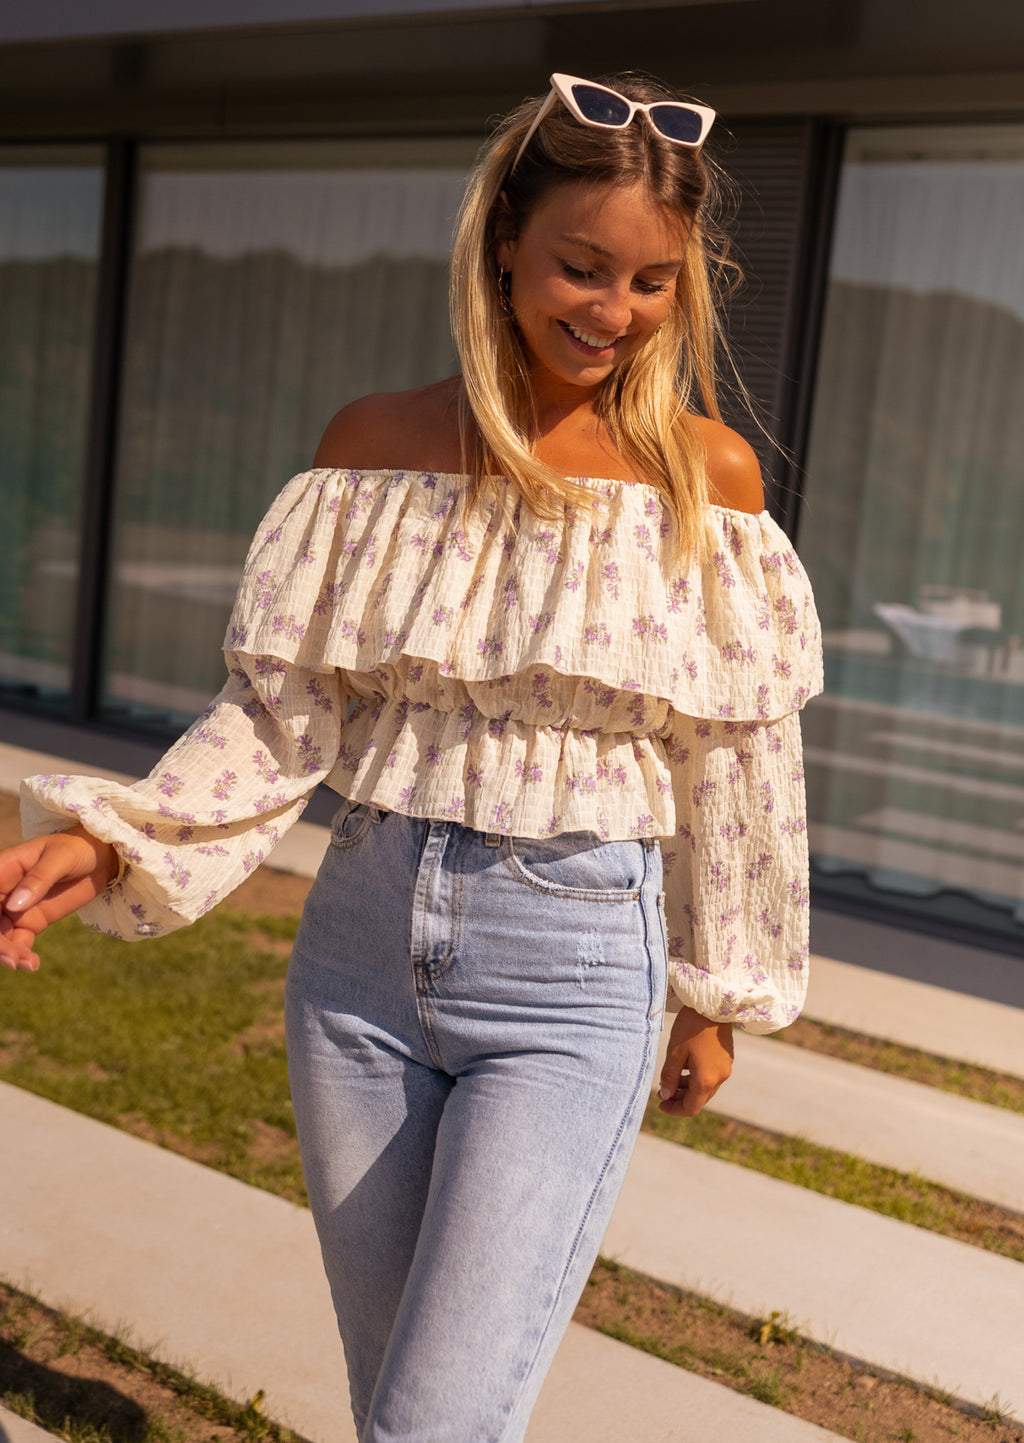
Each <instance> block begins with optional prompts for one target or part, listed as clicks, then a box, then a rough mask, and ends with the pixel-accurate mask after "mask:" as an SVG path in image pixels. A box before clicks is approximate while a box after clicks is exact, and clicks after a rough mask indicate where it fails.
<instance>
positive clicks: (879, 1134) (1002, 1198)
mask: <svg viewBox="0 0 1024 1443" xmlns="http://www.w3.org/2000/svg"><path fill="white" fill-rule="evenodd" d="M666 1040H667V1035H666ZM735 1042H736V1069H735V1071H734V1072H733V1075H732V1077H730V1079H729V1081H728V1082H727V1083H726V1085H725V1086H724V1087H723V1088H722V1090H721V1092H719V1093H718V1095H717V1096H716V1097H714V1098H713V1099H712V1101H711V1103H710V1105H709V1108H708V1110H709V1111H710V1112H715V1113H719V1114H721V1115H722V1116H725V1117H734V1118H736V1119H737V1121H739V1122H747V1123H751V1124H753V1126H755V1127H763V1128H766V1129H767V1130H768V1131H769V1132H778V1133H783V1134H785V1135H787V1136H790V1137H805V1138H807V1139H808V1140H809V1141H811V1142H816V1143H820V1144H821V1145H822V1146H823V1147H833V1148H838V1149H839V1150H840V1151H841V1152H850V1153H854V1154H855V1155H856V1156H857V1157H861V1158H864V1159H865V1160H866V1161H868V1162H876V1163H880V1164H881V1165H882V1166H883V1167H892V1168H896V1169H897V1170H898V1171H900V1172H916V1173H919V1174H920V1175H921V1176H922V1177H926V1178H930V1179H931V1180H932V1181H933V1182H939V1183H942V1184H943V1185H944V1186H945V1187H951V1188H955V1189H957V1190H958V1191H959V1192H964V1193H967V1194H968V1195H969V1196H970V1197H975V1198H980V1199H982V1200H984V1201H986V1202H992V1203H995V1204H996V1206H997V1207H1004V1208H1010V1209H1011V1210H1013V1211H1015V1212H1022V1213H1024V1115H1022V1114H1021V1113H1019V1112H1010V1111H1009V1110H1008V1109H1006V1108H1003V1107H989V1106H987V1105H986V1104H985V1103H983V1102H972V1101H970V1100H969V1099H968V1098H965V1097H957V1096H956V1095H955V1094H953V1093H950V1092H941V1091H940V1090H939V1089H938V1088H936V1087H926V1086H924V1085H923V1084H922V1083H919V1082H908V1081H907V1080H906V1079H905V1078H902V1077H890V1076H888V1075H887V1074H885V1073H884V1072H875V1071H873V1070H872V1069H871V1068H870V1067H860V1066H858V1065H857V1064H856V1063H854V1062H842V1061H840V1060H839V1059H838V1058H835V1057H826V1056H823V1055H822V1054H821V1053H818V1052H808V1051H806V1050H805V1049H804V1048H801V1047H787V1046H784V1045H783V1044H782V1043H779V1042H774V1041H772V1040H770V1039H769V1038H766V1037H750V1036H748V1035H747V1034H746V1033H743V1032H740V1033H737V1034H736V1038H735ZM663 1046H664V1044H663Z"/></svg>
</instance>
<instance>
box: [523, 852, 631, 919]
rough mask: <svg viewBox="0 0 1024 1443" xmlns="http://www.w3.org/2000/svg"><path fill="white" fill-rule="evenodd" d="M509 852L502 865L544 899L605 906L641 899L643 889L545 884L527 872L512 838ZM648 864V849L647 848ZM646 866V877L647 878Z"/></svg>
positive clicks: (524, 885)
mask: <svg viewBox="0 0 1024 1443" xmlns="http://www.w3.org/2000/svg"><path fill="white" fill-rule="evenodd" d="M509 848H510V850H509V852H508V854H505V852H504V851H503V852H502V857H501V861H502V865H503V866H504V867H505V869H506V871H507V872H508V873H509V875H510V877H511V878H512V880H513V881H514V882H518V883H519V885H520V886H522V887H529V888H530V890H531V891H533V892H538V893H539V894H540V895H541V896H542V897H553V898H555V899H556V900H559V901H565V902H603V903H604V904H605V905H610V904H614V903H616V902H620V903H621V902H636V901H637V900H638V899H639V897H640V892H641V890H642V888H633V889H632V890H630V891H626V890H622V891H617V892H616V891H611V890H609V891H600V890H595V891H586V890H584V889H583V888H582V887H562V886H560V885H559V884H558V883H557V882H545V881H544V880H543V879H542V878H540V877H534V876H533V874H532V873H531V872H529V871H527V869H526V867H525V866H524V865H523V863H522V862H521V861H520V860H519V858H518V857H517V856H516V854H515V851H514V849H513V844H512V838H509ZM645 864H646V848H645ZM646 875H647V874H646V866H645V872H644V876H645V877H646Z"/></svg>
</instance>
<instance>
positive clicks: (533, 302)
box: [497, 182, 688, 399]
mask: <svg viewBox="0 0 1024 1443" xmlns="http://www.w3.org/2000/svg"><path fill="white" fill-rule="evenodd" d="M687 233H688V227H687V226H686V225H685V224H684V222H683V221H682V220H681V219H680V218H679V217H678V216H675V215H672V214H671V213H669V212H667V211H665V210H663V209H662V208H661V206H659V205H657V204H656V203H654V202H652V200H651V198H650V197H649V195H648V194H647V192H646V191H645V190H644V189H643V187H641V186H635V187H628V188H626V189H622V188H620V187H618V186H615V185H613V184H611V183H608V182H601V183H599V184H595V185H577V184H575V183H573V184H570V185H561V186H558V187H556V188H555V189H554V190H552V191H550V192H549V193H548V194H547V195H546V196H544V198H543V199H542V200H541V201H540V202H539V204H538V205H537V206H536V208H535V209H534V211H533V212H532V214H531V215H530V217H529V219H528V220H527V222H526V224H525V226H524V227H523V229H522V231H521V232H520V234H519V235H518V236H517V237H516V239H515V240H510V241H502V242H500V243H499V245H498V247H497V255H498V263H499V264H500V265H501V267H502V268H503V269H504V270H506V271H508V272H509V273H510V276H511V285H512V289H511V301H512V310H513V313H514V315H515V318H516V321H517V323H518V325H519V330H520V333H521V335H522V339H523V341H524V343H525V346H526V349H527V351H528V353H529V355H530V357H531V358H532V360H533V363H534V364H533V377H534V384H535V385H536V386H537V388H538V393H539V395H538V399H541V393H543V392H545V391H547V390H548V389H549V388H551V387H552V386H553V387H555V388H557V389H559V390H561V389H562V388H564V387H565V386H571V387H583V388H585V389H597V388H598V387H600V385H601V384H602V382H603V381H605V380H606V379H607V377H608V376H609V374H610V373H611V372H612V371H613V370H614V369H615V367H616V366H618V365H620V364H621V362H622V361H624V360H626V359H627V357H629V356H631V355H633V354H634V353H635V352H636V351H638V350H639V349H640V347H641V346H642V345H643V344H644V342H645V341H646V340H647V338H648V336H650V335H651V334H652V333H653V332H654V331H656V330H657V329H658V327H659V326H660V325H661V323H662V321H663V320H664V319H665V317H666V316H667V315H668V314H669V312H670V310H671V309H672V305H673V302H674V299H675V292H676V283H677V280H678V277H679V271H680V268H681V266H682V263H683V252H684V250H685V248H686V238H687Z"/></svg>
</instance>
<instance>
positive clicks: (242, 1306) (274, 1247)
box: [0, 1084, 835, 1443]
mask: <svg viewBox="0 0 1024 1443" xmlns="http://www.w3.org/2000/svg"><path fill="white" fill-rule="evenodd" d="M0 1156H2V1157H4V1158H6V1159H15V1158H16V1159H17V1160H18V1162H17V1165H16V1166H7V1167H5V1168H4V1170H3V1173H2V1176H0V1275H3V1276H5V1277H7V1278H8V1279H9V1280H10V1281H11V1282H12V1283H14V1284H15V1285H16V1286H22V1287H24V1288H26V1290H28V1291H31V1292H33V1293H35V1294H36V1295H37V1296H39V1297H41V1298H42V1299H43V1300H44V1301H45V1302H47V1303H49V1304H50V1305H51V1306H54V1307H60V1308H67V1309H69V1310H70V1311H72V1312H75V1313H87V1314H88V1315H89V1316H90V1318H91V1320H92V1321H94V1322H95V1323H96V1325H97V1326H99V1327H101V1328H105V1329H107V1330H110V1331H112V1330H113V1329H114V1328H116V1327H118V1326H121V1325H124V1324H127V1325H128V1327H129V1328H130V1329H131V1333H132V1336H133V1339H134V1340H137V1341H138V1342H139V1343H140V1344H141V1345H142V1346H144V1347H145V1348H146V1349H147V1350H148V1351H150V1352H152V1353H153V1354H155V1355H156V1356H157V1357H160V1358H163V1359H165V1360H167V1361H170V1362H173V1363H177V1364H179V1365H181V1364H187V1365H190V1366H192V1367H194V1368H195V1369H196V1370H197V1371H198V1373H199V1375H200V1376H201V1377H203V1378H204V1379H208V1380H210V1381H212V1382H214V1383H215V1384H217V1386H218V1387H220V1388H221V1389H222V1390H223V1391H224V1392H226V1393H228V1394H229V1395H230V1396H232V1397H234V1398H237V1399H239V1400H242V1399H245V1398H247V1397H249V1396H251V1395H252V1394H253V1393H254V1392H255V1391H256V1390H257V1389H258V1388H263V1389H265V1390H266V1397H267V1403H266V1407H267V1410H268V1412H269V1414H270V1416H271V1417H274V1418H275V1419H277V1420H278V1421H281V1422H284V1423H287V1424H289V1425H290V1426H291V1427H293V1428H295V1429H296V1430H297V1431H298V1432H299V1433H300V1434H301V1435H302V1436H303V1437H306V1438H309V1439H312V1440H315V1443H321V1440H322V1443H328V1440H329V1443H354V1440H355V1431H354V1428H353V1426H352V1423H351V1420H350V1416H349V1411H348V1402H347V1394H346V1387H345V1382H344V1365H343V1359H342V1353H341V1347H340V1344H339V1342H338V1338H337V1333H336V1330H335V1324H334V1316H333V1312H332V1309H331V1304H330V1299H329V1296H328V1291H327V1284H326V1281H325V1280H324V1277H323V1272H322V1268H321V1264H320V1254H319V1249H318V1246H317V1242H316V1237H315V1234H314V1230H313V1224H312V1219H311V1217H310V1215H309V1213H308V1212H307V1211H305V1210H304V1209H302V1208H297V1207H294V1206H293V1205H292V1204H290V1203H287V1202H284V1201H282V1200H281V1199H280V1198H275V1197H273V1196H271V1195H270V1194H269V1193H264V1192H261V1191H259V1190H258V1189H256V1188H252V1187H247V1186H246V1185H245V1184H244V1183H240V1182H237V1181H236V1180H235V1179H233V1178H229V1177H225V1176H224V1175H223V1174H221V1173H217V1172H214V1171H212V1170H211V1169H209V1168H205V1167H202V1166H200V1165H199V1164H198V1163H194V1162H190V1161H189V1160H188V1159H186V1158H182V1157H179V1156H177V1155H176V1154H174V1153H170V1152H165V1151H164V1150H162V1149H161V1148H158V1147H154V1146H153V1145H151V1144H150V1143H146V1142H142V1141H140V1140H139V1139H138V1138H134V1137H130V1136H129V1135H128V1134H127V1133H123V1132H119V1131H118V1130H117V1129H116V1128H111V1127H107V1126H105V1125H104V1124H103V1123H99V1122H95V1121H93V1120H92V1119H90V1118H85V1117H82V1116H80V1115H79V1114H77V1113H74V1112H70V1111H68V1110H67V1109H65V1108H62V1107H58V1106H57V1105H56V1104H54V1103H51V1102H47V1101H45V1100H44V1099H42V1098H38V1097H35V1096H33V1095H32V1094H31V1093H27V1092H23V1091H21V1090H19V1089H17V1088H13V1087H9V1086H6V1085H4V1084H0ZM632 1438H637V1439H643V1440H644V1443H707V1440H708V1439H709V1438H723V1439H724V1438H756V1439H758V1443H828V1440H829V1439H834V1438H835V1435H834V1434H831V1433H829V1432H827V1431H826V1430H824V1429H821V1428H817V1427H815V1426H813V1425H812V1424H809V1423H804V1422H802V1421H801V1420H799V1419H796V1418H792V1417H790V1416H789V1415H788V1414H785V1413H781V1412H779V1411H778V1410H776V1409H773V1408H769V1407H766V1406H765V1405H764V1404H762V1403H758V1402H756V1401H754V1400H753V1399H750V1398H745V1397H743V1396H741V1395H740V1394H738V1393H734V1392H732V1391H731V1390H730V1389H727V1388H723V1387H721V1386H720V1385H718V1384H715V1383H710V1382H706V1381H704V1380H702V1379H700V1378H695V1377H693V1376H692V1375H691V1374H689V1373H686V1372H685V1371H683V1370H682V1369H680V1368H675V1367H673V1366H672V1365H671V1364H669V1363H665V1362H663V1361H661V1360H660V1359H657V1358H652V1357H650V1356H649V1355H648V1354H646V1353H642V1352H639V1351H637V1350H636V1349H633V1348H629V1347H627V1346H626V1345H624V1344H622V1343H618V1342H615V1341H614V1340H612V1339H609V1338H605V1337H602V1336H601V1335H600V1334H597V1333H594V1332H591V1331H590V1330H588V1329H586V1328H580V1327H577V1326H575V1325H574V1326H573V1327H572V1328H571V1329H570V1331H569V1334H568V1336H567V1338H566V1340H565V1342H564V1344H563V1346H562V1347H561V1349H560V1350H559V1353H558V1356H557V1358H556V1360H555V1365H554V1367H553V1369H552V1372H551V1375H550V1377H549V1379H548V1381H547V1383H546V1384H545V1387H544V1389H543V1392H542V1394H541V1397H540V1400H539V1402H538V1405H537V1411H536V1414H535V1418H534V1421H533V1423H532V1424H531V1427H530V1431H529V1434H528V1439H529V1443H623V1440H624V1439H632ZM10 1443H46V1440H45V1438H43V1439H39V1438H34V1437H30V1436H27V1435H26V1436H22V1435H21V1434H20V1433H19V1434H18V1435H17V1436H13V1437H12V1438H11V1440H10Z"/></svg>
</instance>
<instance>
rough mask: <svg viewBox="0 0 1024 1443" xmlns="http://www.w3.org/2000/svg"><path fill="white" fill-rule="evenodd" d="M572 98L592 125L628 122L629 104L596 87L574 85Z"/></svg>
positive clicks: (619, 96)
mask: <svg viewBox="0 0 1024 1443" xmlns="http://www.w3.org/2000/svg"><path fill="white" fill-rule="evenodd" d="M572 98H573V100H575V102H576V104H577V105H578V106H579V108H580V114H581V115H585V116H586V117H587V119H588V120H589V121H591V122H592V123H593V124H594V125H625V124H626V123H627V121H628V120H629V114H630V111H629V104H628V102H627V101H625V100H623V99H622V97H621V95H613V94H612V93H611V91H610V90H601V89H600V88H599V87H598V86H596V85H574V86H573V87H572Z"/></svg>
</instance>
